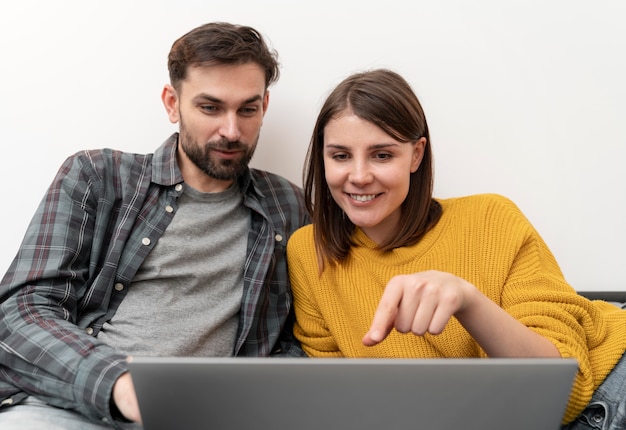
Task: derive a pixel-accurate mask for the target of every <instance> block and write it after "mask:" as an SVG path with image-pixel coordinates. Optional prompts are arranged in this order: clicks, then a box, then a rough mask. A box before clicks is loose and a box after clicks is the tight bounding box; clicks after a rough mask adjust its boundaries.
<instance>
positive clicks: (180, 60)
mask: <svg viewBox="0 0 626 430" xmlns="http://www.w3.org/2000/svg"><path fill="white" fill-rule="evenodd" d="M250 62H252V63H256V64H258V65H259V66H261V68H262V69H263V70H264V71H265V89H267V88H268V87H269V86H270V85H271V84H273V83H274V82H276V81H277V80H278V78H279V77H280V71H279V63H278V54H277V53H276V51H275V50H273V49H270V48H269V47H268V45H267V44H266V43H265V40H264V39H263V36H262V35H261V34H260V33H259V32H258V31H257V30H255V29H254V28H252V27H247V26H242V25H236V24H230V23H227V22H212V23H208V24H204V25H201V26H200V27H197V28H194V29H193V30H191V31H189V32H188V33H186V34H185V35H183V36H182V37H180V38H179V39H178V40H176V41H175V42H174V44H173V45H172V48H171V50H170V53H169V56H168V62H167V67H168V70H169V74H170V83H171V84H172V86H173V87H174V88H175V89H176V90H179V89H180V82H181V81H184V80H185V78H186V77H187V69H188V68H189V67H190V66H211V65H216V64H234V65H240V64H246V63H250Z"/></svg>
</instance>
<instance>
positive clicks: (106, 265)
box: [0, 23, 308, 430]
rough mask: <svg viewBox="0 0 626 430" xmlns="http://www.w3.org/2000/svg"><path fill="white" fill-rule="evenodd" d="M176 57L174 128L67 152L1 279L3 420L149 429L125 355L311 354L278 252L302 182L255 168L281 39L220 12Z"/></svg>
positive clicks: (301, 218) (168, 101)
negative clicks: (141, 139)
mask: <svg viewBox="0 0 626 430" xmlns="http://www.w3.org/2000/svg"><path fill="white" fill-rule="evenodd" d="M168 67H169V73H170V85H166V86H165V87H164V89H163V92H162V101H163V104H164V106H165V109H166V111H167V114H168V117H169V120H170V121H171V122H173V123H178V124H179V133H175V134H174V135H172V136H171V137H170V138H169V139H167V140H166V141H165V143H163V145H161V146H160V147H159V148H158V149H157V150H156V151H155V153H154V154H147V155H137V154H129V153H123V152H120V151H114V150H109V149H105V150H91V151H83V152H79V153H77V154H75V155H74V156H72V157H70V158H68V159H67V160H66V162H65V163H64V164H63V165H62V167H61V168H60V170H59V172H58V174H57V176H56V177H55V179H54V181H53V182H52V184H51V186H50V188H49V190H48V192H47V194H46V196H45V198H44V199H43V201H42V203H41V205H40V207H39V208H38V210H37V211H36V213H35V216H34V218H33V220H32V222H31V224H30V226H29V228H28V230H27V232H26V235H25V238H24V241H23V243H22V245H21V247H20V249H19V251H18V254H17V256H16V258H15V260H14V261H13V263H12V264H11V266H10V268H9V270H8V272H7V274H6V275H5V277H4V279H3V280H2V282H1V284H0V405H1V406H0V428H2V429H9V428H18V427H19V428H20V429H27V428H47V429H48V428H57V427H54V425H57V426H59V427H58V428H63V429H73V428H77V429H81V430H84V429H91V428H93V429H101V428H112V427H117V428H141V426H140V424H138V423H140V422H141V417H140V414H139V408H138V406H137V399H136V397H135V392H134V389H133V386H132V381H131V378H130V375H129V374H128V371H127V365H126V363H127V360H128V359H129V357H132V356H139V355H153V356H156V355H161V356H164V355H180V356H194V355H195V356H203V355H204V356H206V355H216V356H219V355H234V356H270V355H287V356H304V354H303V352H302V350H301V349H300V347H299V345H298V343H297V341H295V340H294V338H293V335H292V333H291V325H292V313H291V292H290V289H289V281H288V278H287V270H286V261H285V246H286V243H287V239H288V237H289V236H290V235H291V233H292V232H293V231H295V230H296V229H297V228H298V227H300V226H302V225H304V224H306V223H308V216H307V214H306V209H305V207H304V204H303V201H302V195H301V190H300V188H299V187H296V186H295V185H293V184H292V183H290V182H288V181H287V180H286V179H284V178H281V177H279V176H276V175H273V174H271V173H268V172H263V171H259V170H255V169H250V168H249V167H248V164H249V161H250V159H251V157H252V155H253V153H254V150H255V147H256V144H257V141H258V139H259V134H260V130H261V125H262V123H263V117H264V114H265V112H266V111H267V106H268V102H269V91H268V88H269V86H270V85H271V84H272V83H274V82H275V81H276V80H277V79H278V77H279V69H278V62H277V56H276V53H275V52H274V51H272V50H270V49H269V48H268V46H267V45H266V43H265V41H264V39H263V37H262V36H261V35H260V34H259V33H258V32H257V31H256V30H254V29H252V28H250V27H245V26H237V25H232V24H228V23H211V24H207V25H203V26H200V27H198V28H196V29H194V30H192V31H190V32H189V33H187V34H186V35H184V36H183V37H181V38H180V39H179V40H177V41H176V42H175V43H174V44H173V46H172V49H171V51H170V54H169V59H168ZM13 423H16V424H15V427H11V424H13ZM31 423H32V424H31ZM29 425H30V427H29ZM37 426H39V427H37Z"/></svg>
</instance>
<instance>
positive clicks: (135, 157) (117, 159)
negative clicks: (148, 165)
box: [68, 148, 154, 169]
mask: <svg viewBox="0 0 626 430" xmlns="http://www.w3.org/2000/svg"><path fill="white" fill-rule="evenodd" d="M153 156H154V154H153V153H146V154H139V153H133V152H128V151H123V150H120V149H113V148H97V149H84V150H82V151H78V152H76V153H74V154H72V155H70V156H69V157H68V160H70V161H76V162H78V163H80V164H89V165H91V166H93V167H94V168H95V169H99V168H102V167H109V166H111V165H113V166H119V165H123V164H128V165H134V164H145V162H146V160H148V161H149V160H152V157H153Z"/></svg>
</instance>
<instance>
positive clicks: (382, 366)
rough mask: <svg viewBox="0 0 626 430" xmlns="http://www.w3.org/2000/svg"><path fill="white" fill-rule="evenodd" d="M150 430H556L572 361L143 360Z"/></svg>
mask: <svg viewBox="0 0 626 430" xmlns="http://www.w3.org/2000/svg"><path fill="white" fill-rule="evenodd" d="M129 368H130V373H131V376H132V378H133V382H134V385H135V390H136V393H137V399H138V401H139V408H140V410H141V415H142V419H143V422H144V428H145V430H177V429H185V430H196V429H198V430H199V429H203V430H206V429H211V430H226V429H227V430H246V429H261V430H266V429H267V430H294V429H297V430H320V429H324V430H335V429H350V430H352V429H355V430H356V429H358V430H396V429H397V430H400V429H428V430H452V429H454V430H457V429H463V430H502V429H508V430H529V429H532V430H558V429H559V426H560V423H561V419H562V417H563V414H564V411H565V408H566V405H567V402H568V399H569V394H570V390H571V387H572V383H573V380H574V376H575V374H576V371H577V363H576V361H575V360H573V359H517V358H515V359H508V358H489V359H478V358H475V359H474V358H471V359H369V358H356V359H354V358H353V359H341V358H339V359H337V358H232V357H231V358H180V357H177V358H163V357H161V358H145V357H144V358H142V357H135V358H134V359H133V361H132V362H131V363H129Z"/></svg>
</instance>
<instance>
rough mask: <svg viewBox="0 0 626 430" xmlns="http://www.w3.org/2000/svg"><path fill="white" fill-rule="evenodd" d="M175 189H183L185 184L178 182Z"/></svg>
mask: <svg viewBox="0 0 626 430" xmlns="http://www.w3.org/2000/svg"><path fill="white" fill-rule="evenodd" d="M174 189H175V190H176V191H180V190H182V189H183V186H182V185H181V184H176V186H175V187H174Z"/></svg>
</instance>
